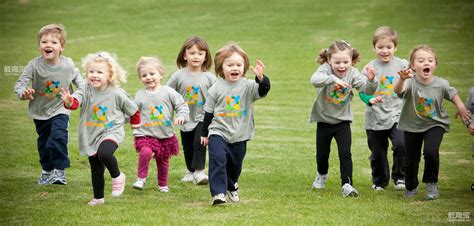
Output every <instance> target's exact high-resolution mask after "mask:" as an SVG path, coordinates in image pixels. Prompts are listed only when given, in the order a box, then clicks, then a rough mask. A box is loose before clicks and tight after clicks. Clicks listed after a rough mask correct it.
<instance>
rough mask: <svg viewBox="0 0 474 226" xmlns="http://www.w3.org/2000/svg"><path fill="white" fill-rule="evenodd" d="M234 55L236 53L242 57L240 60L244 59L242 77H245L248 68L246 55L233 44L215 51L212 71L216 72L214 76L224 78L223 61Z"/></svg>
mask: <svg viewBox="0 0 474 226" xmlns="http://www.w3.org/2000/svg"><path fill="white" fill-rule="evenodd" d="M234 53H237V54H239V55H240V56H242V58H244V73H243V75H242V76H245V73H246V72H247V70H248V69H249V66H250V63H249V57H248V55H247V53H246V52H245V51H244V50H243V49H242V48H241V47H240V46H239V45H238V44H237V43H235V42H231V43H228V44H227V45H225V46H224V47H222V48H220V49H219V50H218V51H217V53H216V56H215V57H214V65H215V66H214V70H215V71H216V75H218V76H220V77H222V78H224V69H223V68H222V64H224V60H225V59H227V58H229V57H230V56H231V55H232V54H234Z"/></svg>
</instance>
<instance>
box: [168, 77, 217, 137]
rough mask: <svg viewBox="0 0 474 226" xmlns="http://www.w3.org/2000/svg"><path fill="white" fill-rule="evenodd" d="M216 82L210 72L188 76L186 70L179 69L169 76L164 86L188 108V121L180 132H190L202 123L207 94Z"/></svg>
mask: <svg viewBox="0 0 474 226" xmlns="http://www.w3.org/2000/svg"><path fill="white" fill-rule="evenodd" d="M216 80H217V78H216V76H215V75H214V74H212V73H211V72H208V71H206V72H202V73H199V74H190V73H189V71H188V69H187V68H181V69H179V70H178V71H176V72H175V73H173V74H172V75H171V78H170V79H169V80H168V83H167V84H166V85H167V86H169V87H171V88H173V89H174V90H176V91H177V92H178V93H179V94H181V96H183V99H184V101H185V102H186V103H187V104H188V107H189V121H187V122H186V123H185V124H184V125H182V126H181V127H180V129H181V131H184V132H189V131H192V130H194V128H195V127H196V125H197V124H198V123H199V122H202V120H203V119H204V111H203V107H204V104H205V103H206V97H207V93H208V90H209V88H210V87H211V86H212V84H214V82H216Z"/></svg>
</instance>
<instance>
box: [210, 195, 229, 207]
mask: <svg viewBox="0 0 474 226" xmlns="http://www.w3.org/2000/svg"><path fill="white" fill-rule="evenodd" d="M211 202H212V205H219V204H224V203H225V202H226V200H225V194H224V193H219V194H217V195H214V196H212V201H211Z"/></svg>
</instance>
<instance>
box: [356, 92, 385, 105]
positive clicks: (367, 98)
mask: <svg viewBox="0 0 474 226" xmlns="http://www.w3.org/2000/svg"><path fill="white" fill-rule="evenodd" d="M359 98H360V99H361V100H362V102H364V103H365V104H366V105H367V106H372V105H374V104H377V103H383V98H382V97H381V96H375V95H368V94H366V93H364V92H359Z"/></svg>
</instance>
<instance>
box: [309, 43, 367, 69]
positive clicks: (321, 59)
mask: <svg viewBox="0 0 474 226" xmlns="http://www.w3.org/2000/svg"><path fill="white" fill-rule="evenodd" d="M345 50H349V52H350V55H351V60H352V65H355V64H357V63H358V62H359V61H360V54H359V51H358V50H357V49H356V48H352V47H351V45H350V44H349V43H348V42H346V41H344V40H339V41H335V42H334V43H332V44H331V45H330V46H329V48H327V49H323V50H321V52H320V53H319V55H318V59H317V60H316V61H317V62H318V63H319V64H324V63H327V62H329V59H331V55H332V54H334V53H337V52H340V51H345Z"/></svg>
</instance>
